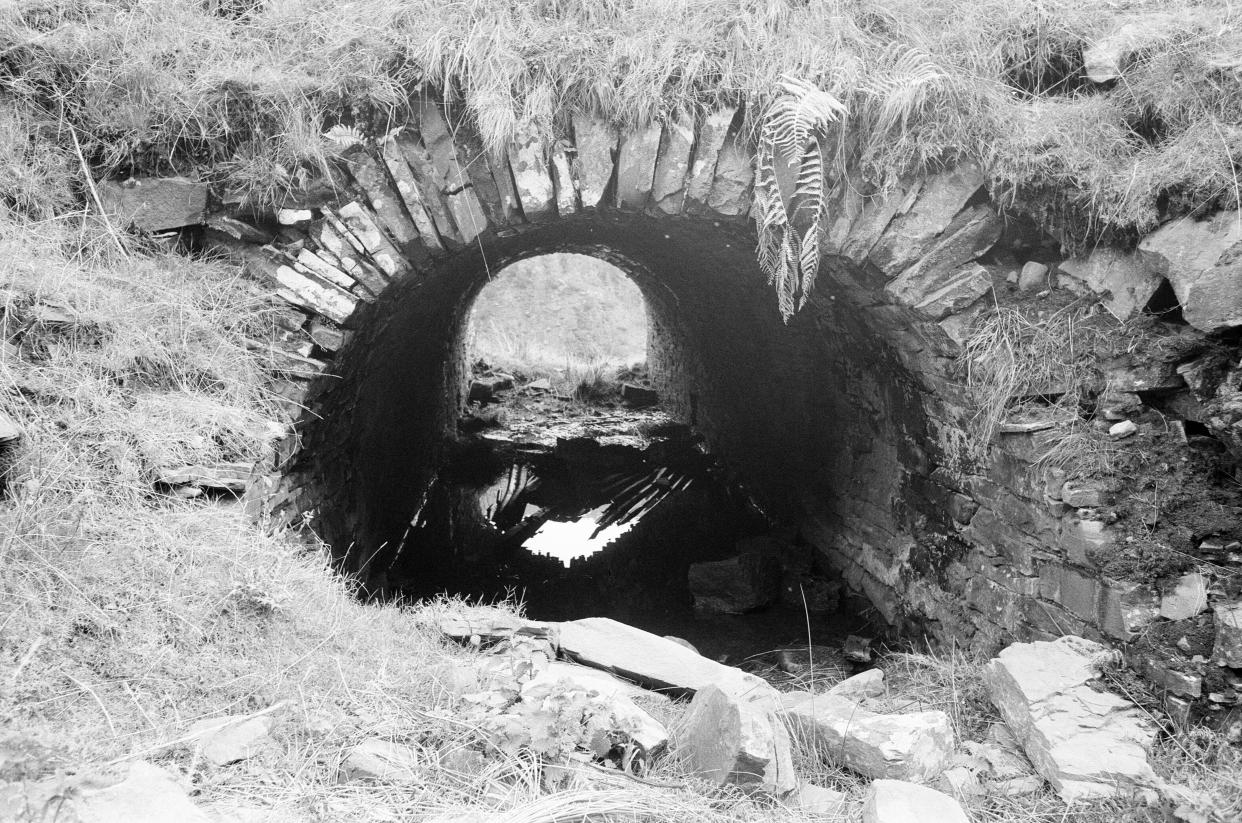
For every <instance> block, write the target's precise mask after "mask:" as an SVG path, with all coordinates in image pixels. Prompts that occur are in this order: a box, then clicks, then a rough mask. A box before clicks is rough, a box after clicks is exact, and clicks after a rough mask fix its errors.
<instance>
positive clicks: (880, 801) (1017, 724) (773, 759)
mask: <svg viewBox="0 0 1242 823" xmlns="http://www.w3.org/2000/svg"><path fill="white" fill-rule="evenodd" d="M435 628H438V630H439V631H441V632H442V633H443V634H444V635H446V636H447V637H450V638H453V639H455V640H457V641H460V642H463V643H465V644H468V645H470V646H472V647H474V648H476V649H478V650H479V651H478V653H477V654H475V655H471V656H469V657H467V658H465V659H464V660H463V661H462V662H459V663H456V664H452V666H451V670H449V671H446V672H445V673H444V675H445V676H444V682H445V684H446V686H447V688H449V689H450V691H451V692H452V693H453V694H454V695H455V699H456V701H457V705H458V706H459V707H460V708H459V710H458V711H459V713H460V716H461V717H462V718H464V719H467V720H469V721H472V722H474V723H477V724H478V725H479V726H480V727H481V728H483V729H485V730H486V731H487V734H488V738H489V744H490V745H489V747H488V750H487V751H483V750H476V749H473V748H469V746H467V749H468V750H466V749H463V750H458V751H453V752H432V751H424V750H423V749H422V748H420V747H419V746H417V745H406V744H403V743H398V742H394V741H391V740H384V739H379V738H372V739H368V740H364V741H362V742H360V743H358V744H357V745H355V746H353V747H352V748H350V749H349V750H347V751H345V752H343V753H342V758H341V761H340V770H339V778H338V779H339V780H340V781H341V782H362V783H366V782H376V783H386V784H394V785H401V784H408V783H412V782H414V781H417V780H418V779H419V771H420V764H424V763H426V762H429V760H430V759H439V760H440V762H444V760H445V759H446V758H448V759H453V760H454V762H456V761H459V760H460V761H463V762H465V760H466V759H472V760H473V761H477V762H480V763H481V762H483V761H484V760H485V759H486V758H487V757H488V756H489V754H492V753H494V752H495V751H500V752H508V753H516V752H519V751H525V752H527V753H531V754H534V755H536V756H538V757H539V758H540V760H541V762H543V763H544V764H546V765H545V771H546V772H547V775H545V786H547V785H549V779H550V778H552V777H553V776H554V775H556V774H557V769H558V768H561V769H563V768H564V766H565V765H567V764H570V765H572V764H574V763H577V764H579V765H581V764H590V763H592V762H594V764H595V767H596V768H597V769H603V770H604V772H601V773H605V772H606V771H607V770H609V769H613V770H616V772H614V773H617V772H619V773H622V774H634V775H639V776H641V775H643V774H644V773H645V772H646V770H647V768H648V767H649V765H650V764H651V762H652V760H653V759H654V758H657V757H666V756H671V757H677V758H681V759H682V761H683V762H684V763H685V764H686V765H687V766H688V767H689V769H690V771H691V773H692V774H693V775H695V776H697V777H698V778H699V779H701V781H702V785H701V786H700V788H702V789H706V788H707V787H710V786H711V785H713V784H715V785H728V786H732V787H734V788H735V789H737V790H740V791H742V792H744V793H747V794H751V795H755V796H757V797H769V798H771V799H772V800H776V801H779V802H782V803H785V804H787V805H789V806H790V807H793V808H798V809H800V810H802V811H805V812H811V813H814V814H818V815H826V816H836V817H838V818H839V817H840V816H842V815H846V814H851V815H852V814H855V813H857V810H858V807H859V806H860V805H861V816H862V820H863V821H864V823H915V822H916V821H917V822H918V823H961V822H964V821H969V820H970V819H971V818H970V816H969V815H968V814H967V812H966V811H965V809H964V808H963V805H962V802H961V801H962V800H970V799H974V798H977V797H980V796H982V795H985V794H988V793H1002V794H1005V795H1007V796H1019V795H1024V794H1031V793H1034V792H1037V791H1039V790H1040V789H1041V787H1042V785H1043V782H1044V781H1045V780H1046V781H1047V782H1048V783H1050V784H1051V786H1052V787H1053V789H1054V790H1055V791H1056V792H1057V793H1058V794H1059V795H1060V796H1061V798H1062V799H1063V800H1064V801H1065V802H1067V803H1071V804H1072V803H1076V802H1080V801H1083V800H1089V799H1095V798H1108V797H1119V798H1125V799H1132V800H1134V801H1135V802H1152V801H1154V800H1156V799H1157V798H1158V797H1159V796H1161V795H1165V794H1168V793H1170V792H1173V793H1175V792H1176V790H1175V789H1171V788H1170V787H1167V786H1165V785H1163V784H1162V781H1161V780H1160V779H1159V778H1158V777H1157V776H1156V775H1155V774H1154V773H1153V771H1152V769H1151V767H1150V766H1149V765H1148V763H1147V752H1148V749H1149V748H1150V747H1151V745H1152V743H1153V741H1154V739H1155V730H1154V728H1153V725H1152V723H1151V722H1150V721H1149V720H1148V719H1147V718H1146V717H1145V716H1144V715H1143V713H1142V712H1140V711H1139V709H1138V708H1137V707H1135V706H1134V705H1132V704H1131V703H1129V702H1128V701H1126V700H1123V699H1121V698H1119V697H1117V696H1116V695H1113V694H1111V693H1109V692H1107V691H1105V690H1103V689H1101V688H1099V685H1100V677H1101V667H1102V666H1108V665H1112V664H1113V663H1115V662H1116V661H1115V660H1114V656H1115V653H1114V652H1110V651H1109V650H1108V649H1107V648H1106V647H1104V646H1102V645H1100V644H1098V643H1095V642H1093V641H1089V640H1085V639H1083V638H1078V637H1062V638H1060V639H1058V640H1056V641H1053V642H1036V643H1018V644H1014V645H1012V646H1010V647H1009V648H1007V649H1005V650H1004V651H1002V652H1001V653H1000V655H999V656H997V657H996V658H995V659H993V660H992V661H991V662H990V663H989V664H988V666H987V667H986V681H987V688H988V692H989V695H990V697H991V700H992V702H993V703H994V704H995V705H996V707H997V709H998V710H999V712H1000V714H1001V716H1002V718H1003V719H1004V722H1003V723H997V724H994V726H993V727H992V730H991V732H990V733H989V734H988V739H987V740H984V741H972V740H963V741H959V740H957V739H956V738H955V734H954V729H953V725H952V723H951V722H950V719H949V717H948V715H946V714H945V713H944V712H942V711H937V710H931V711H926V710H920V711H903V710H900V709H899V710H897V711H893V706H892V704H888V703H886V702H885V695H886V685H885V682H884V675H883V672H881V671H880V670H878V669H870V670H866V671H863V672H861V673H859V674H857V675H854V676H852V677H849V678H846V679H845V680H843V681H841V682H840V683H837V684H836V685H834V686H832V687H830V688H828V689H826V690H824V691H822V692H818V693H812V692H792V693H790V692H785V693H782V692H778V691H777V690H776V689H775V688H774V687H773V686H772V685H770V684H769V683H768V682H766V681H765V680H763V679H761V678H759V677H756V676H754V675H752V674H748V673H746V672H743V671H741V670H739V669H736V668H732V667H729V666H726V665H723V664H721V663H717V662H714V661H712V660H709V659H707V658H704V657H701V656H699V655H698V654H697V653H696V652H695V651H694V650H693V649H691V648H688V647H687V645H686V644H684V643H682V642H678V641H677V640H676V639H675V638H664V637H659V636H657V635H654V634H650V633H648V632H645V631H642V630H639V629H636V628H634V627H631V626H627V625H624V624H622V623H618V622H615V621H612V620H608V619H604V618H589V619H584V620H575V621H571V622H566V623H559V624H550V623H536V622H533V621H527V620H522V619H519V618H516V617H514V616H513V615H511V614H508V613H505V612H502V611H499V610H495V609H487V608H477V609H463V610H458V611H454V612H452V613H444V614H442V615H439V616H437V618H436V626H435ZM622 678H625V679H622ZM691 695H692V697H691V700H690V704H689V707H688V712H687V714H686V716H685V718H684V721H683V722H681V723H679V724H678V725H677V728H676V729H674V730H670V729H668V728H666V727H665V726H664V725H663V724H661V723H660V722H659V721H658V720H656V719H655V717H654V716H653V715H652V713H651V712H650V711H649V709H652V708H653V707H655V706H658V705H660V704H661V703H667V701H668V700H670V699H671V697H686V696H691ZM644 707H646V708H644ZM276 708H278V707H271V708H269V709H267V710H264V711H262V712H259V713H256V714H253V715H247V716H239V717H224V718H217V719H211V720H205V721H201V722H199V723H197V724H195V725H194V726H193V727H191V728H190V729H189V730H188V733H187V735H186V738H185V739H186V740H187V741H190V742H192V743H193V745H194V746H196V751H197V752H198V754H199V756H201V757H203V758H205V759H206V760H208V761H209V762H211V763H213V764H216V765H218V766H222V765H226V764H230V763H236V762H239V761H241V760H245V759H247V758H250V757H253V756H254V755H256V754H257V753H259V752H261V751H262V750H263V748H264V747H265V746H267V745H269V744H271V742H272V741H271V739H270V738H269V736H268V734H269V731H270V730H271V727H272V724H271V721H270V715H271V714H272V713H273V711H274V710H275V709H276ZM806 751H810V752H813V753H814V755H813V756H815V757H818V758H822V759H823V760H824V761H826V762H828V763H831V764H834V765H837V766H840V767H843V768H845V769H847V770H849V771H851V772H854V773H856V774H857V775H859V776H861V777H863V778H866V779H868V780H869V781H870V782H869V784H868V785H867V787H866V789H865V792H863V793H862V795H861V796H859V797H850V796H848V795H847V794H845V793H843V792H840V791H837V790H836V789H833V788H830V787H825V786H816V785H813V784H811V783H809V782H807V781H806V780H805V779H803V778H802V777H801V776H800V775H799V774H798V773H797V771H796V770H795V766H794V764H795V760H796V754H798V753H799V752H801V754H798V756H806V755H805V752H806ZM115 778H116V776H114V779H113V780H112V782H111V784H109V783H108V782H106V781H102V782H101V781H94V782H92V781H91V780H87V779H79V780H78V781H77V782H76V783H75V784H73V785H72V786H71V787H68V788H66V787H65V786H64V785H61V786H60V787H59V788H57V787H56V786H51V787H49V785H47V784H46V782H45V784H35V785H33V786H27V787H25V789H24V794H23V795H22V796H21V798H20V799H21V800H22V801H23V802H24V803H26V804H27V808H28V810H31V811H37V810H38V809H37V806H36V805H35V804H38V803H45V804H46V803H52V802H56V803H66V804H68V806H69V808H71V809H72V811H73V813H75V814H76V815H77V818H76V819H77V820H80V821H81V823H111V821H121V820H126V821H134V823H141V822H142V821H172V820H177V821H208V820H211V819H213V818H212V817H211V816H209V815H208V813H207V812H206V811H204V810H202V809H199V808H197V807H195V806H194V804H193V803H192V802H191V801H190V799H189V798H188V797H187V795H186V793H185V791H184V790H183V789H182V788H181V786H180V784H179V783H178V782H177V780H176V779H175V778H174V777H173V776H172V775H171V774H170V773H169V772H167V771H165V770H164V769H161V768H159V767H157V766H154V765H152V764H150V763H146V762H141V761H139V762H135V763H133V764H132V765H130V766H129V767H128V770H127V771H126V772H125V773H124V775H123V776H121V777H120V779H119V780H118V779H115ZM551 785H553V786H555V783H554V781H553V782H552V784H551ZM672 790H677V791H683V790H691V791H692V790H695V786H694V784H690V785H689V786H688V787H681V788H674V789H670V791H672ZM7 799H9V800H12V799H13V798H12V797H10V798H7ZM33 819H39V818H38V817H35V818H33ZM471 819H475V818H471ZM477 819H478V820H485V821H490V820H493V819H494V818H493V816H489V815H488V814H487V813H486V812H481V813H480V814H479V815H478V816H477ZM495 819H498V818H495Z"/></svg>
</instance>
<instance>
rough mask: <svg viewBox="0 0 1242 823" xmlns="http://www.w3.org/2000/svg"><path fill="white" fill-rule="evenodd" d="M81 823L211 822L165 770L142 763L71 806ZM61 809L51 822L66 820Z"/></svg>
mask: <svg viewBox="0 0 1242 823" xmlns="http://www.w3.org/2000/svg"><path fill="white" fill-rule="evenodd" d="M69 805H70V806H71V809H72V813H74V814H76V817H73V818H70V819H74V820H77V821H79V823H211V819H210V818H209V817H208V816H207V814H206V813H205V812H203V811H202V810H201V809H199V808H198V807H196V806H195V805H194V804H193V803H191V802H190V799H189V798H188V797H187V796H186V793H185V791H184V790H183V789H182V788H181V786H179V785H178V784H177V781H176V779H175V778H174V777H173V776H172V775H171V774H169V773H168V772H167V771H165V770H164V769H161V768H159V767H158V766H153V765H151V764H150V763H146V762H142V761H139V762H137V763H134V764H132V765H131V766H130V767H129V774H128V775H127V776H126V778H125V779H124V780H122V781H121V782H120V783H117V784H115V785H113V786H109V787H107V788H104V789H86V790H84V791H82V792H81V793H80V794H78V796H76V797H75V798H74V799H73V800H72V801H71V803H70V804H69ZM69 813H70V809H66V808H63V807H62V808H59V809H57V810H56V812H55V813H53V815H52V817H49V818H48V819H66V817H67V816H68V814H69Z"/></svg>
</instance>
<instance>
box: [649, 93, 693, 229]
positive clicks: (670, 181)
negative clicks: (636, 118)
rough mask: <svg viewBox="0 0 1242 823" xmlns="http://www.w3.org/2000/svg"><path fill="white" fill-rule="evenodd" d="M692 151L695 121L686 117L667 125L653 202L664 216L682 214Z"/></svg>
mask: <svg viewBox="0 0 1242 823" xmlns="http://www.w3.org/2000/svg"><path fill="white" fill-rule="evenodd" d="M693 148H694V121H693V120H692V119H691V118H689V117H687V116H684V115H683V116H681V117H677V118H675V119H673V120H671V121H669V122H668V123H665V124H664V134H662V135H661V136H660V151H659V158H658V159H657V160H656V167H655V179H654V180H653V182H652V189H651V199H652V201H653V202H654V203H655V206H656V208H658V209H659V210H660V211H662V212H664V213H665V214H680V213H681V207H682V203H683V202H684V200H685V196H686V176H687V175H688V174H689V172H690V152H691V150H692V149H693Z"/></svg>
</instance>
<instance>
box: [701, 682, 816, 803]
mask: <svg viewBox="0 0 1242 823" xmlns="http://www.w3.org/2000/svg"><path fill="white" fill-rule="evenodd" d="M678 748H679V749H680V750H682V751H683V752H685V753H686V755H687V757H688V759H689V763H690V768H691V769H692V770H693V771H694V773H695V774H696V775H698V776H699V777H701V778H703V779H705V780H709V781H711V782H713V783H721V784H731V785H735V786H737V787H738V788H740V789H742V790H743V791H746V792H762V793H765V794H773V795H776V796H777V797H781V796H784V795H786V794H788V793H789V792H791V791H793V790H794V789H795V788H797V785H798V776H797V775H796V774H795V773H794V768H793V755H792V752H791V748H790V743H789V735H788V733H787V732H786V731H785V724H784V723H782V722H781V720H780V718H779V717H778V716H777V715H776V713H775V712H774V711H772V704H771V703H770V702H769V701H767V700H763V699H749V698H746V697H736V696H733V695H730V694H726V693H725V692H723V691H721V690H720V689H719V688H717V687H715V686H707V687H705V688H703V689H700V690H699V691H698V693H697V694H695V696H694V700H693V701H691V703H690V714H689V716H688V717H687V719H686V724H685V731H684V732H683V733H682V736H681V738H680V739H679V740H678Z"/></svg>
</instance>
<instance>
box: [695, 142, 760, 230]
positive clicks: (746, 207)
mask: <svg viewBox="0 0 1242 823" xmlns="http://www.w3.org/2000/svg"><path fill="white" fill-rule="evenodd" d="M754 179H755V167H754V164H753V163H752V162H751V153H750V148H749V147H748V146H747V145H746V141H745V139H744V138H743V136H742V135H741V134H731V135H729V137H728V138H727V139H726V140H725V142H724V145H723V146H721V147H720V154H719V156H718V157H717V158H716V173H715V176H714V177H713V178H712V188H711V191H710V192H709V193H708V195H707V207H708V208H709V209H711V210H712V211H714V212H716V213H717V214H722V215H725V216H728V217H741V216H744V215H745V214H746V213H747V212H748V211H750V189H751V184H752V183H753V182H754Z"/></svg>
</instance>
